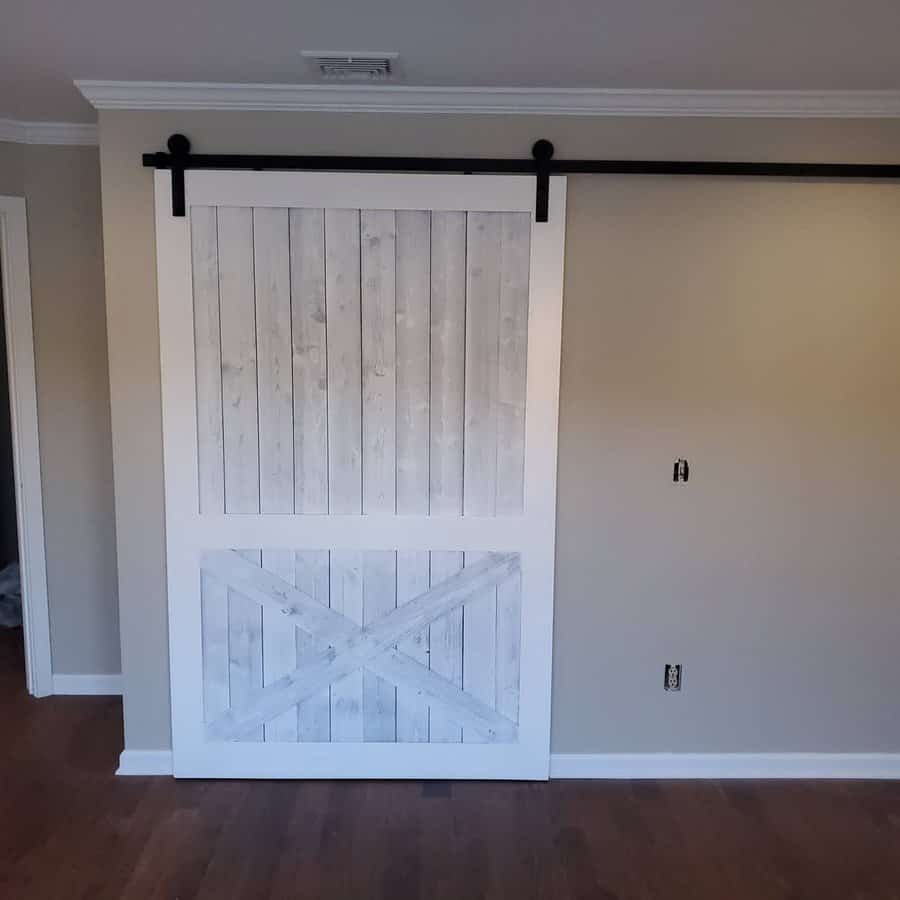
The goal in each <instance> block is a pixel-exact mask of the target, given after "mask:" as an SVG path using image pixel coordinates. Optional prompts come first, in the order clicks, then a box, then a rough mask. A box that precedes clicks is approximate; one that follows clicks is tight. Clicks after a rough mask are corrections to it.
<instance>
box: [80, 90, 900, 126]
mask: <svg viewBox="0 0 900 900" xmlns="http://www.w3.org/2000/svg"><path fill="white" fill-rule="evenodd" d="M75 84H76V86H77V87H78V89H79V90H80V91H81V93H82V94H83V95H84V97H85V98H86V99H87V100H88V101H89V102H90V103H92V104H93V105H94V106H95V107H96V108H97V109H145V110H146V109H173V110H174V109H216V110H235V109H247V110H249V109H255V110H281V111H292V112H378V113H384V112H401V113H468V114H473V113H482V114H493V115H498V114H506V115H548V116H551V115H552V116H703V117H741V118H744V117H760V118H898V117H900V91H668V90H606V89H602V88H504V87H459V88H451V87H410V86H407V85H377V86H375V85H367V86H359V85H346V84H312V85H310V84H213V83H206V82H164V81H76V82H75Z"/></svg>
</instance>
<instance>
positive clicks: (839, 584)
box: [101, 112, 900, 752]
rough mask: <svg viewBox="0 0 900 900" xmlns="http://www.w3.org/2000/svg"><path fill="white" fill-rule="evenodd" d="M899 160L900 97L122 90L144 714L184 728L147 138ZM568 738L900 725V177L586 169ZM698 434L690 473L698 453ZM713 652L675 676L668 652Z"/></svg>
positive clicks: (847, 734)
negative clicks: (606, 109) (181, 105)
mask: <svg viewBox="0 0 900 900" xmlns="http://www.w3.org/2000/svg"><path fill="white" fill-rule="evenodd" d="M173 131H184V132H185V133H187V134H188V135H189V136H190V137H191V139H192V140H193V142H194V149H195V150H196V151H198V152H229V151H231V152H240V151H244V152H254V151H255V152H273V153H274V152H278V153H291V152H294V153H300V152H308V153H345V154H362V153H372V154H377V153H384V154H399V153H402V154H417V153H421V154H428V155H473V156H476V155H484V156H490V155H508V156H521V155H525V154H527V152H528V149H529V147H530V146H531V143H532V142H533V140H534V139H535V138H537V137H549V138H551V139H552V140H553V141H554V142H555V143H556V146H557V153H558V155H560V156H572V157H575V156H583V157H594V156H608V157H628V156H631V157H635V158H637V157H641V156H647V157H652V156H656V157H657V158H666V157H676V158H677V157H682V158H701V157H706V158H711V159H714V158H720V159H780V160H799V161H802V160H834V161H891V160H893V161H897V160H898V159H900V123H898V122H883V123H879V122H864V121H855V122H838V121H803V122H791V121H763V120H742V121H728V120H722V119H720V120H641V119H628V120H616V119H606V120H586V119H561V118H560V119H539V118H535V117H509V118H493V117H488V116H485V117H471V118H457V117H439V116H432V117H421V116H420V117H415V116H397V115H394V116H366V115H338V114H314V115H313V114H309V115H297V114H286V113H285V114H281V113H258V114H236V113H224V112H223V113H195V112H189V113H163V112H152V113H130V112H110V113H103V114H102V115H101V165H102V181H103V214H104V244H105V253H106V279H107V281H106V287H107V316H108V329H109V338H110V374H111V381H112V394H111V399H112V423H113V452H114V460H115V480H116V503H117V511H116V513H117V525H118V527H117V538H118V560H119V595H120V597H121V604H120V606H121V618H122V649H123V667H124V675H125V692H126V693H125V717H126V744H127V746H128V747H129V748H141V749H144V748H147V749H150V748H161V747H166V746H168V745H169V741H170V737H169V696H168V666H167V650H166V647H167V637H166V591H165V557H164V530H163V521H164V511H163V488H162V456H161V433H160V409H159V347H158V327H157V313H156V277H155V251H154V244H155V242H154V225H153V184H152V175H151V173H150V172H149V171H147V170H144V169H142V168H141V166H140V154H141V152H143V151H148V150H155V149H159V148H162V147H163V146H164V144H165V140H166V138H167V137H168V135H169V134H170V133H171V132H173ZM568 205H569V211H568V223H567V224H568V231H567V235H568V236H567V251H566V283H565V309H564V325H563V363H562V394H561V420H560V457H559V507H558V535H557V548H558V549H557V552H558V561H557V593H556V621H555V639H554V644H555V650H554V653H555V658H554V698H553V699H554V713H553V749H554V750H555V751H558V752H579V751H580V752H614V751H623V752H624V751H634V752H637V751H679V750H685V751H687V750H691V751H707V752H717V751H731V750H742V751H748V752H752V751H763V750H764V751H791V750H796V751H811V750H820V751H857V750H858V751H862V750H867V751H888V750H893V751H897V750H900V716H898V715H897V713H896V710H895V709H894V708H893V705H892V704H889V703H887V702H885V699H884V698H885V696H887V694H886V692H885V688H886V685H890V684H896V674H895V663H894V647H895V646H896V641H897V639H898V637H900V610H898V608H897V604H896V585H897V583H898V575H900V571H898V559H897V554H896V550H895V547H896V542H897V526H896V513H895V511H896V509H897V507H898V501H900V473H898V471H897V469H896V467H895V466H894V462H895V461H896V459H897V458H898V451H900V390H898V388H900V380H898V370H900V363H898V359H900V339H898V336H900V327H898V326H900V308H898V306H897V304H896V302H895V301H896V295H897V291H898V288H900V254H898V253H897V252H896V248H897V244H898V241H900V187H897V186H877V185H865V184H856V185H841V184H822V183H812V184H796V183H793V184H792V183H784V182H781V183H778V182H773V181H765V182H763V181H743V180H724V179H707V180H699V179H685V180H678V179H670V178H651V179H636V178H619V177H604V178H585V177H581V178H571V179H570V181H569V191H568ZM676 456H686V457H688V458H689V459H690V460H691V463H692V464H693V474H692V478H691V483H690V485H689V486H688V487H674V486H673V485H672V483H671V467H672V460H673V459H674V458H675V457H676ZM666 662H678V663H682V664H683V665H684V673H685V674H684V690H683V691H682V692H681V693H680V694H676V695H671V694H665V693H664V692H663V689H662V675H663V665H664V663H666Z"/></svg>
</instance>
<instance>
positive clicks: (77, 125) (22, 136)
mask: <svg viewBox="0 0 900 900" xmlns="http://www.w3.org/2000/svg"><path fill="white" fill-rule="evenodd" d="M0 141H5V142H8V143H10V144H53V145H60V146H73V147H96V146H97V144H98V143H99V142H100V141H99V137H98V133H97V126H96V125H93V124H91V123H84V122H22V121H19V120H17V119H0Z"/></svg>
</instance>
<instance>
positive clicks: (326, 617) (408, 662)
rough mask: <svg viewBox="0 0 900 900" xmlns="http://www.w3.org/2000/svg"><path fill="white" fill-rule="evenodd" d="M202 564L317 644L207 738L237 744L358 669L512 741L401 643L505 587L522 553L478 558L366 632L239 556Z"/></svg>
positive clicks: (483, 709) (482, 733) (473, 700)
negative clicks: (417, 693) (371, 671)
mask: <svg viewBox="0 0 900 900" xmlns="http://www.w3.org/2000/svg"><path fill="white" fill-rule="evenodd" d="M375 553H376V554H382V553H383V551H375ZM202 566H203V569H204V570H205V571H208V572H210V573H211V574H213V575H215V576H216V577H220V578H223V579H224V580H225V581H226V582H227V584H228V585H229V587H231V588H234V589H235V590H236V591H237V592H239V593H240V594H241V595H243V596H245V597H246V598H248V599H252V600H254V601H256V602H257V603H259V604H260V605H261V606H262V607H263V608H275V609H277V610H278V611H280V612H283V613H285V614H286V615H288V616H289V617H291V618H293V620H294V621H295V622H296V624H297V625H298V626H300V627H304V628H308V629H309V630H310V632H311V633H313V634H314V635H315V637H316V638H317V640H318V643H319V646H318V647H317V649H316V650H315V651H314V652H311V653H307V654H304V656H303V657H302V658H301V659H300V660H298V668H297V669H296V670H295V671H294V672H292V673H290V674H289V675H286V676H284V677H282V678H280V679H278V680H277V681H275V682H274V683H272V684H271V685H269V686H267V687H264V688H259V689H257V690H255V691H249V692H248V693H247V694H246V695H245V696H244V697H243V699H242V701H241V702H240V703H237V704H233V706H232V708H231V709H229V710H228V712H226V713H225V714H224V715H223V716H221V717H219V719H217V720H216V721H215V722H213V723H211V724H209V725H208V726H207V729H206V730H207V734H208V736H209V737H210V738H212V739H220V740H234V739H240V738H241V737H242V736H243V735H245V734H249V733H252V732H253V731H254V730H255V729H256V728H258V727H261V726H262V725H263V724H264V723H266V722H268V721H269V720H271V719H272V718H274V717H275V716H277V715H281V713H283V712H285V711H286V710H288V709H290V708H291V707H293V706H294V705H296V704H298V703H301V702H303V701H305V700H307V699H310V698H311V697H313V696H314V695H315V694H317V693H318V692H319V691H320V690H321V689H322V688H324V687H326V686H328V685H330V684H333V683H336V682H337V681H339V680H340V679H342V678H345V677H346V676H348V675H351V674H353V673H355V672H357V671H358V670H359V669H360V668H361V667H368V668H372V669H374V670H375V671H376V672H377V673H378V674H379V675H382V676H385V677H386V678H387V679H388V680H390V681H391V682H392V683H396V682H397V681H399V682H401V683H405V684H409V685H410V686H412V687H414V688H415V689H416V690H418V691H420V693H422V695H423V696H427V697H429V699H430V701H432V702H437V703H440V704H442V705H443V706H444V707H445V709H446V711H447V712H448V714H452V715H457V714H458V715H459V719H458V721H459V722H461V724H463V727H464V728H465V729H466V730H469V729H470V726H472V727H474V730H475V731H476V732H477V733H478V735H479V737H480V738H481V739H482V740H486V741H491V742H492V741H496V740H498V739H501V740H510V739H514V738H515V734H516V732H517V728H516V725H515V723H513V722H511V721H510V720H508V719H504V718H503V717H502V716H500V715H499V714H498V713H497V712H496V711H495V710H494V709H493V707H491V706H490V705H488V704H487V703H485V702H483V701H481V700H479V699H478V698H477V697H474V696H470V695H467V694H465V693H463V692H462V691H460V690H459V689H458V688H456V687H455V686H454V685H453V684H452V683H451V682H449V681H447V680H445V679H443V678H441V677H440V676H438V675H436V674H434V673H432V672H431V671H430V670H429V669H426V668H425V667H423V666H421V665H420V664H419V663H417V662H416V661H415V660H412V659H410V658H409V657H405V656H402V655H401V654H399V652H398V651H397V649H396V644H398V643H400V642H403V641H405V640H406V639H407V638H410V637H412V636H413V635H415V634H418V633H419V632H421V631H422V630H424V628H425V627H426V626H427V625H428V624H430V623H431V622H432V621H434V620H436V619H438V618H440V617H441V616H443V615H446V614H447V613H449V612H451V611H452V610H454V609H458V608H460V607H463V606H464V605H465V604H468V603H470V602H473V601H475V600H476V598H478V596H479V594H481V592H482V591H483V590H484V589H486V588H496V587H497V586H498V585H500V584H503V583H504V582H505V581H506V580H508V578H509V577H510V576H511V575H513V574H515V573H517V572H519V571H520V559H519V555H518V554H516V553H486V554H481V558H480V559H479V560H477V561H474V562H472V563H470V564H468V565H467V566H466V567H465V568H464V569H463V571H462V572H460V573H458V574H457V575H454V576H452V577H450V578H448V579H446V580H444V581H443V582H441V583H440V584H438V585H434V586H432V587H430V588H429V589H428V590H427V591H425V592H424V593H423V594H421V595H419V596H418V597H416V598H414V599H413V600H410V601H408V602H407V603H404V604H403V606H401V607H399V608H394V609H391V610H390V611H389V612H387V613H386V614H384V615H382V616H380V617H379V618H377V619H374V620H373V621H371V622H370V623H368V624H367V625H366V626H365V627H364V628H363V627H360V626H359V625H358V624H356V623H354V622H353V621H352V620H350V619H349V618H347V617H346V616H344V615H342V614H340V613H337V612H334V611H332V610H325V609H324V608H323V607H322V606H321V604H319V603H318V602H317V601H316V600H314V599H313V598H312V597H310V596H308V595H307V594H305V593H303V592H302V591H299V590H298V589H296V588H295V587H293V586H292V585H290V584H289V583H288V582H286V581H284V580H283V579H281V578H279V577H278V576H277V575H275V574H274V573H272V572H269V571H266V570H264V569H262V568H260V567H259V565H257V564H254V563H252V562H250V561H248V560H246V559H245V558H243V557H242V556H241V555H240V554H239V553H238V552H236V551H230V550H229V551H213V552H208V553H206V554H204V556H203V563H202ZM286 603H287V604H288V605H287V606H286V605H285V604H286ZM392 660H393V664H392V662H391V661H392ZM397 663H399V664H400V667H399V668H398V666H397V665H396V664H397ZM448 704H449V705H448ZM491 723H493V724H491ZM484 726H486V727H484Z"/></svg>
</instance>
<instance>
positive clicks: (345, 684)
mask: <svg viewBox="0 0 900 900" xmlns="http://www.w3.org/2000/svg"><path fill="white" fill-rule="evenodd" d="M330 592H331V608H332V609H333V610H335V611H336V612H339V613H340V614H341V615H342V616H346V617H347V618H348V619H350V620H351V621H353V622H356V624H357V625H362V624H363V554H362V553H355V552H349V551H340V552H338V551H334V552H332V554H331V568H330ZM362 700H363V673H362V672H361V671H360V670H356V671H355V672H351V673H350V674H349V675H347V676H346V677H345V678H342V679H341V680H340V681H337V682H335V683H334V684H332V685H331V740H332V741H352V742H360V741H362V740H363V714H362V713H363V710H362Z"/></svg>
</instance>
